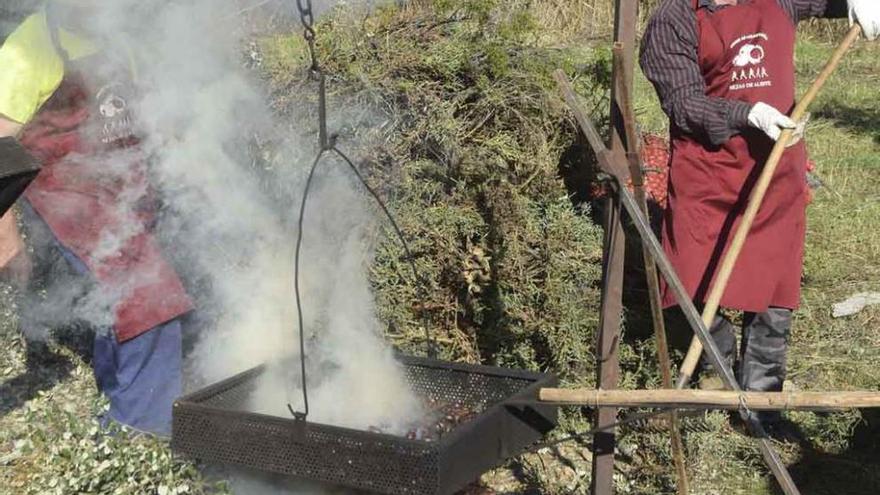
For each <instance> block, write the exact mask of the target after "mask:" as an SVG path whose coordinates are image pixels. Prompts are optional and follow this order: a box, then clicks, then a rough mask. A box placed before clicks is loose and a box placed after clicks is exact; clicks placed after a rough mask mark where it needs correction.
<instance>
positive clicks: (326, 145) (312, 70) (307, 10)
mask: <svg viewBox="0 0 880 495" xmlns="http://www.w3.org/2000/svg"><path fill="white" fill-rule="evenodd" d="M296 6H297V9H298V10H299V20H300V22H301V23H302V26H303V38H304V39H305V40H306V45H307V46H308V50H309V60H310V65H309V77H311V78H312V79H313V80H317V81H318V154H317V156H315V160H314V162H312V166H311V168H310V169H309V175H308V179H306V186H305V190H304V191H303V197H302V203H301V205H300V209H299V219H298V224H297V237H296V250H295V254H294V264H293V266H294V268H293V279H294V282H293V286H294V294H295V297H296V311H297V318H298V322H299V351H300V355H299V362H300V372H301V378H302V396H303V411H302V412H299V411H296V410H295V409H294V408H293V406H292V405H291V404H290V403H288V404H287V409H288V410H289V411H290V414H292V415H293V417H294V418H296V419H297V420H301V421H305V420H306V419H307V417H308V415H309V393H308V380H307V377H306V345H305V331H304V328H303V320H304V318H303V312H302V297H301V294H300V289H299V272H300V270H299V265H300V263H299V262H300V251H301V248H302V239H303V235H302V232H303V225H304V219H305V211H306V203H307V200H308V197H309V190H310V189H311V186H312V180H313V179H314V177H315V171H316V170H317V169H318V165H320V164H321V160H322V158H323V157H324V155H325V154H327V153H333V154H335V155H336V156H337V158H339V159H341V160H342V161H343V162H345V164H346V165H348V167H349V168H350V169H351V171H352V172H353V173H354V175H355V176H356V177H357V179H358V181H359V182H360V183H361V184H362V185H363V186H364V188H365V189H366V190H367V192H369V193H370V195H371V196H373V199H375V200H376V202H377V203H378V204H379V206H380V207H381V208H382V211H383V212H384V213H385V215H386V216H387V217H388V220H389V221H390V222H391V226H392V228H393V229H394V232H395V234H396V235H397V237H398V239H399V240H400V242H401V244H402V245H403V250H404V253H405V255H406V258H407V260H408V261H409V265H410V267H411V268H412V272H413V276H414V277H415V279H416V282H417V283H419V285H421V286H422V287H423V288H424V290H425V291H427V284H426V283H425V282H424V280H423V279H422V278H421V277H420V276H419V272H418V269H417V268H416V264H415V257H414V256H413V254H412V252H411V251H410V249H409V244H408V243H407V242H406V238H405V237H404V236H403V232H402V231H401V230H400V227H399V226H398V224H397V221H396V220H395V219H394V216H393V215H392V214H391V212H390V211H389V210H388V207H387V206H386V205H385V203H384V202H383V201H382V198H380V197H379V194H378V193H377V192H376V191H375V190H374V189H373V188H372V187H370V185H369V184H368V183H367V181H366V179H365V178H364V177H363V175H361V173H360V171H359V170H358V169H357V167H356V166H355V165H354V162H353V161H352V160H351V159H350V158H349V157H348V156H347V155H346V154H345V153H343V152H342V151H341V150H340V149H339V148H337V147H336V135H330V134H329V133H328V132H327V85H326V75H325V74H324V70H323V69H322V68H321V65H320V64H319V63H318V54H317V50H316V48H315V43H316V38H317V36H316V33H315V28H314V24H315V13H314V10H313V8H312V0H296ZM423 315H424V319H425V321H424V322H423V324H424V325H425V345H426V346H427V354H428V357H431V358H433V357H435V354H436V343H435V341H434V336H433V334H432V333H431V332H430V330H429V325H428V323H429V322H428V321H427V316H426V315H425V313H423Z"/></svg>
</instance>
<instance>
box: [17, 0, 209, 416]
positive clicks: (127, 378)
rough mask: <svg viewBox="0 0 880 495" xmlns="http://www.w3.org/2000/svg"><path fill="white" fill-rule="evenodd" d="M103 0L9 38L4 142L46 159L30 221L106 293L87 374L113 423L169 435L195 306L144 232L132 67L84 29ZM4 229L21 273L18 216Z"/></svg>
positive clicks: (50, 8)
mask: <svg viewBox="0 0 880 495" xmlns="http://www.w3.org/2000/svg"><path fill="white" fill-rule="evenodd" d="M101 3H102V2H98V1H96V0H66V1H64V0H56V1H52V2H50V3H49V4H48V5H47V6H46V7H45V9H44V10H41V11H40V12H38V13H36V14H34V15H32V16H30V17H28V18H27V19H26V20H25V21H24V22H23V23H22V24H21V25H19V26H18V28H17V29H16V30H15V31H14V32H12V34H11V35H10V36H9V37H8V38H7V39H6V41H5V43H4V44H3V45H2V47H0V67H2V70H0V136H15V137H17V138H18V139H19V141H20V142H21V143H22V144H23V145H24V146H25V147H26V148H27V149H28V150H29V151H30V152H31V153H33V154H34V155H35V156H36V157H37V158H38V159H40V160H41V161H42V164H43V170H42V171H41V172H40V174H39V175H38V176H37V178H36V179H35V180H34V182H33V183H32V184H31V185H30V187H29V188H28V189H27V191H26V192H25V198H24V200H23V201H22V202H20V203H21V208H22V210H23V212H24V214H25V216H26V217H29V218H30V221H33V222H36V223H38V224H40V225H42V226H44V227H48V230H49V231H51V233H52V237H53V239H52V243H53V245H54V248H55V249H57V250H58V252H60V254H61V256H63V258H64V259H65V260H66V261H67V263H69V265H70V267H71V268H72V269H73V270H74V271H75V272H76V273H78V274H79V276H82V277H87V278H89V279H91V280H92V281H93V282H94V283H95V284H96V285H97V287H98V290H99V291H100V293H101V294H104V295H107V299H108V301H107V303H106V312H107V314H108V321H113V324H112V325H110V326H109V327H108V328H98V329H96V336H95V340H94V357H93V368H94V372H95V377H96V379H97V383H98V387H99V388H100V389H101V391H102V392H103V393H104V394H105V395H106V396H107V397H108V398H109V400H110V411H109V417H110V418H111V419H113V420H115V421H118V422H120V423H123V424H126V425H129V426H131V427H133V428H135V429H138V430H142V431H148V432H153V433H158V434H167V433H169V432H170V423H171V407H172V403H173V401H174V399H175V398H176V397H177V396H178V395H179V393H180V391H181V379H180V372H181V323H180V317H181V316H182V315H184V314H185V313H187V312H189V311H190V310H191V309H192V302H191V300H190V298H189V297H188V295H187V293H186V291H185V290H184V288H183V284H182V283H181V281H180V279H179V278H178V276H177V274H176V273H175V271H174V269H173V268H172V267H171V266H170V264H169V263H168V262H167V261H166V260H165V259H164V257H163V256H162V253H161V250H160V248H159V245H158V243H157V241H156V240H155V239H154V238H153V236H152V235H151V232H150V229H151V227H150V226H151V225H152V224H153V223H154V212H153V211H151V210H150V209H149V208H144V207H143V205H145V204H150V201H149V199H150V198H149V191H150V187H149V183H148V182H147V174H146V170H145V167H146V163H147V162H146V159H145V157H144V156H142V155H143V153H141V152H140V149H139V144H140V141H141V137H142V136H141V135H140V131H139V130H138V127H137V117H136V115H135V111H134V106H135V105H134V103H135V100H136V97H137V84H136V82H135V80H134V79H135V78H134V74H133V68H134V65H133V61H132V57H131V56H130V54H129V53H128V52H126V51H125V50H121V49H120V47H119V45H118V44H110V43H103V40H102V37H101V36H99V35H96V34H95V33H92V32H90V29H89V26H88V23H87V22H88V20H89V19H92V18H94V17H95V16H94V14H95V13H96V10H95V9H100V8H101ZM0 228H2V231H0V267H6V268H7V270H10V271H12V272H14V273H15V274H16V275H17V276H18V277H19V278H23V277H27V274H28V261H27V255H26V252H25V251H24V250H23V243H22V241H21V237H20V235H19V233H18V231H17V227H16V223H15V220H14V218H13V217H12V216H11V215H7V216H6V217H4V218H3V219H2V221H0ZM108 239H112V241H113V243H112V246H114V247H113V248H111V249H108V248H107V245H108V242H107V241H108Z"/></svg>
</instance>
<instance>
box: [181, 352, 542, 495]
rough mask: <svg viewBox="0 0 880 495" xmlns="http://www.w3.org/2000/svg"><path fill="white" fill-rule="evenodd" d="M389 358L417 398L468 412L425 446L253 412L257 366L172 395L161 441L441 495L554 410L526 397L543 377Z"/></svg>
mask: <svg viewBox="0 0 880 495" xmlns="http://www.w3.org/2000/svg"><path fill="white" fill-rule="evenodd" d="M399 360H400V362H401V363H402V364H403V367H404V369H405V373H406V377H407V379H408V381H409V383H410V385H411V386H412V388H413V390H414V391H415V393H416V394H417V395H419V396H421V397H422V398H423V399H426V400H434V401H438V402H448V403H453V402H454V403H459V404H462V405H463V406H465V407H469V408H472V409H474V410H476V411H478V414H477V415H476V416H474V418H473V419H471V420H470V421H467V422H465V423H463V424H461V425H459V426H458V427H456V428H455V429H454V430H452V431H451V432H449V433H447V434H446V435H444V436H442V437H441V438H440V439H439V440H437V441H433V442H429V441H423V440H411V439H408V438H406V437H401V436H394V435H388V434H383V433H373V432H369V431H361V430H354V429H349V428H340V427H336V426H330V425H325V424H319V423H314V422H310V421H304V420H299V419H295V418H293V417H291V418H280V417H275V416H267V415H263V414H257V413H254V412H250V411H248V410H247V407H248V397H249V395H250V394H251V392H252V391H253V390H254V389H255V386H256V384H257V378H258V377H259V376H260V375H261V374H262V373H263V371H264V369H265V367H264V366H260V367H257V368H254V369H251V370H249V371H246V372H244V373H241V374H239V375H237V376H234V377H232V378H229V379H226V380H224V381H222V382H219V383H216V384H214V385H211V386H208V387H207V388H205V389H203V390H200V391H198V392H195V393H193V394H191V395H188V396H185V397H183V398H181V399H179V400H178V401H177V402H176V403H175V404H174V421H173V435H172V441H171V446H172V448H173V449H174V451H175V452H177V453H180V454H184V455H187V456H189V457H191V458H194V459H196V460H199V461H207V462H215V463H221V464H226V465H234V466H240V467H245V468H252V469H256V470H259V471H263V472H269V473H276V474H281V475H287V476H291V477H293V478H298V479H304V480H311V481H319V482H324V483H330V484H334V485H340V486H346V487H350V488H354V489H359V490H364V491H367V492H373V493H384V494H389V495H409V494H413V495H415V494H419V495H421V494H425V495H427V494H431V495H434V494H437V495H447V494H452V493H454V492H456V491H457V490H460V489H461V488H463V487H464V486H466V485H467V484H468V483H470V482H472V481H474V480H476V479H477V478H479V476H480V475H481V474H482V473H484V472H486V471H488V470H490V469H492V468H494V467H496V466H497V465H499V464H500V463H501V462H503V461H504V460H505V459H508V458H510V457H512V456H515V455H517V454H519V453H521V452H522V451H523V450H524V449H525V448H526V447H528V446H530V445H532V444H533V443H535V442H537V441H538V440H539V439H541V438H542V437H543V435H544V434H545V433H547V432H549V431H550V430H552V429H553V428H554V427H555V426H556V421H557V410H556V408H555V407H552V406H545V405H540V404H532V403H531V402H529V401H534V399H535V398H536V397H537V393H538V389H539V388H542V387H552V386H555V385H556V384H557V379H556V377H555V376H553V375H550V374H542V373H532V372H527V371H520V370H510V369H504V368H495V367H488V366H474V365H466V364H456V363H450V362H445V361H438V360H434V359H428V358H417V357H410V356H401V357H400V358H399ZM279 400H281V399H280V398H279ZM524 403H525V404H530V405H523V404H524Z"/></svg>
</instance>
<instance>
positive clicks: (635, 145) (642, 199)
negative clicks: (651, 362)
mask: <svg viewBox="0 0 880 495" xmlns="http://www.w3.org/2000/svg"><path fill="white" fill-rule="evenodd" d="M624 50H625V49H624V46H623V44H621V43H615V44H614V48H613V52H614V59H613V60H614V69H615V71H616V72H618V73H620V74H621V75H622V76H621V77H620V78H618V80H617V83H618V88H617V89H618V92H619V95H620V96H619V98H618V100H619V102H620V113H621V116H622V118H623V123H624V131H625V137H626V159H627V162H628V163H629V174H630V177H631V179H632V184H633V192H634V195H635V197H636V201H638V203H639V207H641V210H642V214H643V215H644V216H645V218H650V213H649V211H648V200H647V198H646V196H645V187H644V174H643V172H642V160H641V155H640V154H639V151H640V146H641V140H640V139H639V135H638V131H637V130H636V114H635V111H634V110H633V104H632V91H633V71H634V67H633V66H634V65H635V64H624V63H623V61H624V57H625V52H624ZM627 65H628V66H629V67H627ZM641 244H642V261H643V262H644V266H645V278H646V283H647V288H648V299H649V302H650V306H651V323H652V324H653V326H654V340H655V343H656V348H657V362H658V363H659V365H660V377H661V382H660V383H661V385H662V386H663V388H672V387H673V384H672V360H671V359H670V358H669V345H668V343H667V339H666V323H665V321H664V319H663V301H662V299H661V296H660V278H659V277H658V276H657V265H656V263H655V262H654V257H653V256H651V251H650V250H649V249H648V245H647V244H646V243H645V242H644V241H642V243H641ZM667 419H668V421H669V423H668V425H669V437H670V438H669V440H670V443H671V449H672V461H673V465H674V466H675V473H676V477H677V483H676V489H677V492H678V495H687V494H688V492H689V491H690V486H689V484H688V477H687V466H686V465H685V454H684V442H683V441H682V439H681V430H680V429H679V427H678V417H677V414H676V413H675V411H671V412H670V413H669V414H668V415H667Z"/></svg>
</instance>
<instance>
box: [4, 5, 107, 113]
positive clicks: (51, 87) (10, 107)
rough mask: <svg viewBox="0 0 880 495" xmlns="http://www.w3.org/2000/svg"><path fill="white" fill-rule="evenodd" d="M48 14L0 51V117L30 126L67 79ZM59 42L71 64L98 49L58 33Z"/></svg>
mask: <svg viewBox="0 0 880 495" xmlns="http://www.w3.org/2000/svg"><path fill="white" fill-rule="evenodd" d="M49 29H50V28H49V25H48V22H47V21H46V13H45V11H41V12H38V13H36V14H34V15H32V16H30V17H28V18H27V19H25V21H24V22H23V23H21V25H19V26H18V28H16V30H15V31H13V33H12V34H10V35H9V37H8V38H6V42H5V43H4V44H3V46H2V47H0V116H2V117H5V118H7V119H10V120H13V121H15V122H18V123H20V124H26V123H28V122H29V121H30V120H31V119H32V118H33V116H34V115H35V114H36V113H37V111H39V109H40V107H42V106H43V104H44V103H45V102H46V100H48V99H49V98H50V97H51V96H52V94H53V93H55V90H57V89H58V86H59V85H61V81H62V79H64V60H63V59H62V57H61V55H60V54H59V53H58V51H57V50H56V48H55V44H54V43H53V41H52V35H51V33H50V31H49ZM58 40H59V42H60V44H61V46H62V47H63V48H64V51H66V52H67V55H68V57H69V58H70V59H71V60H76V59H80V58H84V57H87V56H89V55H92V54H94V53H95V52H96V51H97V49H96V47H95V45H94V44H93V43H91V42H89V41H88V40H87V39H85V38H82V37H79V36H76V35H75V34H72V33H70V32H69V31H66V30H64V29H59V31H58Z"/></svg>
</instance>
